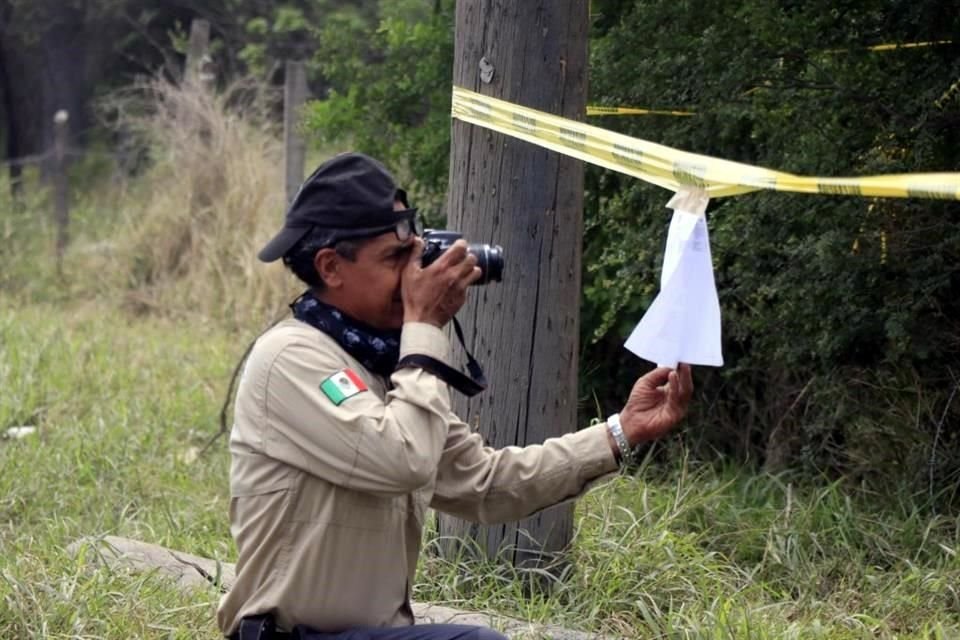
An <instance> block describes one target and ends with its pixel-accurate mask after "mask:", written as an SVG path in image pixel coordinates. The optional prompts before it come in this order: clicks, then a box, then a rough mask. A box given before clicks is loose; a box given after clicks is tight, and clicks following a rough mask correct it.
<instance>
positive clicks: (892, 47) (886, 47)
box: [824, 40, 953, 53]
mask: <svg viewBox="0 0 960 640" xmlns="http://www.w3.org/2000/svg"><path fill="white" fill-rule="evenodd" d="M942 44H953V40H931V41H929V42H901V43H889V44H875V45H873V46H871V47H863V50H864V51H896V50H897V49H918V48H921V47H937V46H939V45H942ZM849 52H850V49H827V50H826V51H824V53H849Z"/></svg>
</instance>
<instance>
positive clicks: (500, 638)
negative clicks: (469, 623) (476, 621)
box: [471, 627, 510, 640]
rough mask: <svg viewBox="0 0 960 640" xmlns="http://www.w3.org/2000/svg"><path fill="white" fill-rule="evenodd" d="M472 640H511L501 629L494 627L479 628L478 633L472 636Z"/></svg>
mask: <svg viewBox="0 0 960 640" xmlns="http://www.w3.org/2000/svg"><path fill="white" fill-rule="evenodd" d="M471 640H510V639H509V638H507V636H505V635H503V634H502V633H500V632H499V631H494V630H493V629H486V628H483V627H481V628H479V629H477V635H476V636H474V637H472V638H471Z"/></svg>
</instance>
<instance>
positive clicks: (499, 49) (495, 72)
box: [440, 0, 589, 566]
mask: <svg viewBox="0 0 960 640" xmlns="http://www.w3.org/2000/svg"><path fill="white" fill-rule="evenodd" d="M588 9H589V3H587V2H584V1H583V0H524V1H523V2H509V3H504V2H494V1H493V0H459V1H458V2H457V11H456V45H455V51H454V71H453V80H454V84H455V85H457V86H461V87H464V88H467V89H472V90H474V91H478V92H480V93H484V94H486V95H490V96H493V97H496V98H501V99H504V100H509V101H511V102H515V103H518V104H522V105H525V106H528V107H532V108H535V109H540V110H543V111H548V112H550V113H555V114H558V115H561V116H564V117H566V118H572V119H577V120H582V119H583V117H584V114H585V111H586V95H587V31H588ZM447 211H448V226H449V228H451V229H455V230H458V231H462V232H463V233H464V236H465V237H466V238H467V239H468V241H470V242H487V243H495V244H499V245H502V246H503V248H504V255H505V268H504V276H503V282H502V283H499V284H490V285H486V286H484V287H478V288H477V289H476V290H474V291H472V292H471V296H470V297H469V298H470V301H469V303H468V304H467V306H466V307H464V309H463V311H462V312H461V313H460V314H459V317H460V318H461V320H462V322H463V325H464V328H465V330H466V334H467V336H469V338H468V340H470V341H471V342H472V344H471V345H469V346H472V351H473V353H474V354H475V355H476V356H477V357H478V358H479V359H480V361H481V362H482V363H483V364H484V365H485V367H486V371H487V378H488V379H489V380H490V387H489V389H488V390H487V391H486V392H484V393H483V394H481V395H479V396H477V397H476V398H474V399H472V400H470V401H469V402H468V401H466V399H464V398H459V399H458V400H457V401H456V402H457V406H456V411H457V413H458V415H460V416H461V417H462V418H463V419H464V420H466V421H467V422H468V423H469V424H473V425H477V426H478V428H479V430H480V432H481V434H482V435H483V436H484V437H485V439H486V440H487V442H488V443H489V444H490V445H491V446H493V447H498V448H499V447H504V446H508V445H518V446H523V445H527V444H534V443H539V442H542V441H543V440H544V439H546V438H549V437H552V436H559V435H562V434H564V433H567V432H570V431H575V430H576V428H577V427H578V425H577V422H576V417H577V351H578V348H579V347H578V333H579V315H580V254H581V251H580V243H581V236H582V231H583V164H582V163H581V162H580V161H579V160H573V159H570V158H566V157H564V156H561V155H560V154H558V153H554V152H552V151H547V150H544V149H541V148H539V147H536V146H534V145H532V144H529V143H526V142H522V141H519V140H516V139H514V138H510V137H508V136H504V135H501V134H499V133H493V132H491V131H488V130H486V129H481V128H479V127H474V126H472V125H469V124H464V123H462V122H459V121H454V124H453V135H452V143H451V153H450V189H449V202H448V209H447ZM440 529H441V534H442V535H444V536H448V535H449V536H454V537H471V538H473V539H475V540H476V541H477V542H478V543H479V546H480V547H481V548H483V549H484V550H485V551H486V553H487V554H488V555H490V556H493V555H495V554H496V553H497V552H498V551H501V550H503V549H506V550H507V553H508V554H509V555H508V559H510V560H512V561H513V563H514V564H515V565H517V566H530V565H538V564H541V561H542V560H543V557H542V555H541V553H540V552H541V551H542V552H545V553H547V554H554V553H556V552H559V551H562V550H564V549H565V548H566V547H567V546H568V544H569V542H570V538H571V534H572V530H573V508H572V506H571V505H564V506H560V507H553V508H551V509H548V510H547V511H544V512H541V513H540V514H537V515H535V516H533V517H531V518H528V519H526V520H523V521H521V522H519V523H510V524H506V525H497V526H490V527H478V526H476V525H471V524H468V523H464V522H461V521H458V520H455V519H453V518H450V517H447V516H442V517H441V519H440Z"/></svg>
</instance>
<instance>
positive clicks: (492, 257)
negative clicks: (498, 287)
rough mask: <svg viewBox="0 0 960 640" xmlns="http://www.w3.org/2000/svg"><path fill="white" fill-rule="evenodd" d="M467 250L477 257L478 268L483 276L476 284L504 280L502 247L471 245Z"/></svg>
mask: <svg viewBox="0 0 960 640" xmlns="http://www.w3.org/2000/svg"><path fill="white" fill-rule="evenodd" d="M467 249H468V250H469V251H470V253H472V254H473V255H475V256H477V266H478V267H480V270H481V271H483V275H482V276H481V277H480V279H479V280H477V281H476V282H475V283H474V284H487V283H489V282H500V281H501V280H502V279H503V247H501V246H500V245H492V246H491V245H489V244H471V245H469V246H468V247H467Z"/></svg>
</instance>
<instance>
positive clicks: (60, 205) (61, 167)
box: [53, 109, 70, 274]
mask: <svg viewBox="0 0 960 640" xmlns="http://www.w3.org/2000/svg"><path fill="white" fill-rule="evenodd" d="M69 120H70V114H69V113H67V112H66V111H65V110H63V109H60V110H59V111H57V113H56V115H54V116H53V124H54V142H53V191H54V196H53V198H54V199H53V204H54V220H55V222H56V225H57V245H56V251H57V273H58V274H60V273H62V272H63V254H64V252H65V251H66V248H67V241H68V240H69V227H70V193H69V178H68V176H67V169H68V161H67V142H68V139H69V130H68V124H67V123H68V121H69Z"/></svg>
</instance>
